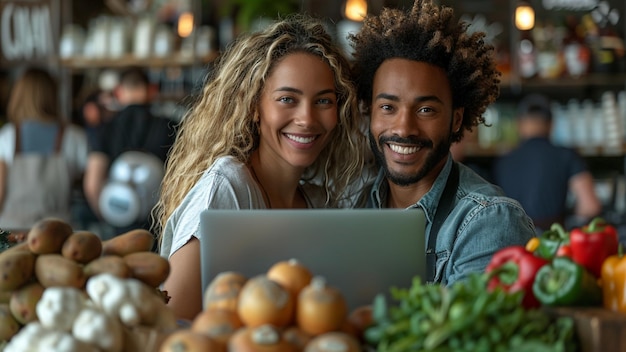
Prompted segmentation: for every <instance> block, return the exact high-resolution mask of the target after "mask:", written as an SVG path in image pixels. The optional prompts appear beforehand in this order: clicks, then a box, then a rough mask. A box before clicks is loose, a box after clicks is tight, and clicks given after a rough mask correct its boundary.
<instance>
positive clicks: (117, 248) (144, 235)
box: [102, 229, 154, 257]
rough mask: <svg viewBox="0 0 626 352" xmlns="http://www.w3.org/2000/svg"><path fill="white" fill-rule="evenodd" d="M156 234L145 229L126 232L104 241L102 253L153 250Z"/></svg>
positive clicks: (121, 253)
mask: <svg viewBox="0 0 626 352" xmlns="http://www.w3.org/2000/svg"><path fill="white" fill-rule="evenodd" d="M153 245H154V235H153V234H152V233H150V231H147V230H144V229H136V230H131V231H128V232H125V233H123V234H121V235H118V236H115V237H113V238H111V239H108V240H106V241H104V242H102V255H110V254H113V255H119V256H120V257H123V256H125V255H127V254H130V253H136V252H145V251H150V250H152V246H153Z"/></svg>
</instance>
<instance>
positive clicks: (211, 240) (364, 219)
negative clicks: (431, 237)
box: [200, 209, 426, 309]
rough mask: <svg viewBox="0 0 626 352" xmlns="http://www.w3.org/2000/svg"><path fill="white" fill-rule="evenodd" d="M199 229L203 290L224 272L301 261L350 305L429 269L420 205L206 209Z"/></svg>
mask: <svg viewBox="0 0 626 352" xmlns="http://www.w3.org/2000/svg"><path fill="white" fill-rule="evenodd" d="M200 231H201V240H200V242H201V260H202V287H203V288H205V289H206V287H207V285H208V284H209V283H210V282H211V280H212V279H213V278H214V277H215V276H216V275H217V274H219V273H221V272H225V271H235V272H239V273H241V274H243V275H245V276H247V277H249V278H251V277H254V276H256V275H260V274H265V273H266V272H267V270H268V269H269V268H270V267H271V266H272V265H273V264H275V263H277V262H279V261H285V260H289V259H297V260H298V261H299V262H300V263H301V264H302V265H304V266H305V267H307V268H308V269H309V270H310V271H311V272H312V274H313V275H318V276H322V277H324V278H325V279H326V282H327V284H328V285H330V286H333V287H336V288H338V289H339V290H340V291H341V292H342V294H343V295H344V297H345V298H346V302H347V303H348V307H349V308H351V309H353V308H356V307H358V306H361V305H366V304H371V303H372V302H373V300H374V297H375V296H376V295H377V294H378V293H384V294H386V295H388V294H389V289H390V288H391V287H392V286H396V287H403V288H405V287H410V286H411V281H412V279H413V278H414V277H415V276H420V277H422V278H425V273H426V255H425V243H426V239H425V234H424V232H425V217H424V213H423V211H422V210H420V209H409V210H404V209H383V210H381V209H282V210H279V209H275V210H267V209H266V210H207V211H204V212H203V213H202V214H201V220H200Z"/></svg>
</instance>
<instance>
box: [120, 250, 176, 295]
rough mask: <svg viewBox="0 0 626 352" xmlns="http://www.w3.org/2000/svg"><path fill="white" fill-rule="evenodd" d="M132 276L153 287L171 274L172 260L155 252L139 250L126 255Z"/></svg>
mask: <svg viewBox="0 0 626 352" xmlns="http://www.w3.org/2000/svg"><path fill="white" fill-rule="evenodd" d="M124 262H125V263H126V265H128V267H129V268H130V271H131V273H132V274H131V275H132V277H134V278H136V279H139V280H141V281H142V282H143V283H145V284H147V285H148V286H151V287H157V286H159V285H160V284H162V283H163V282H164V281H165V279H167V276H168V275H169V274H170V262H169V261H168V260H167V259H165V258H163V257H161V256H160V255H158V254H156V253H154V252H137V253H131V254H128V255H126V256H124Z"/></svg>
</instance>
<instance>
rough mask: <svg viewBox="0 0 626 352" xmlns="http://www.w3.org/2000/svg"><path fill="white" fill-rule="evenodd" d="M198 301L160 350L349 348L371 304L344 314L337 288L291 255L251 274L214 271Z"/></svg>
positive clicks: (346, 351) (367, 320)
mask: <svg viewBox="0 0 626 352" xmlns="http://www.w3.org/2000/svg"><path fill="white" fill-rule="evenodd" d="M203 304H204V309H203V311H202V312H201V313H200V314H198V315H197V316H196V317H195V318H194V320H193V321H192V323H191V326H190V327H189V328H187V329H179V330H177V331H174V332H173V333H171V334H170V335H169V336H168V337H167V338H166V339H165V340H164V342H163V343H162V344H161V348H160V352H174V351H176V352H183V351H208V352H215V351H218V352H224V351H236V352H252V351H266V352H296V351H304V352H355V351H361V350H362V347H361V345H362V343H363V332H364V330H365V329H366V328H367V327H368V326H369V325H370V324H371V323H372V312H371V306H362V307H358V308H356V309H354V310H353V311H351V312H349V311H348V307H347V305H346V301H345V298H344V297H343V295H342V293H341V292H340V291H339V290H338V289H336V288H335V287H333V286H331V285H329V284H327V283H326V281H325V279H324V278H323V277H322V276H314V275H313V274H312V273H311V272H310V270H309V269H308V268H307V267H305V266H304V265H303V264H301V263H300V262H298V261H297V260H294V259H291V260H287V261H281V262H278V263H275V264H274V265H273V266H271V267H270V268H269V270H268V271H267V272H266V273H263V274H261V275H258V276H255V277H251V278H248V277H245V276H244V275H242V274H240V273H237V272H223V273H221V274H218V275H217V276H216V277H215V278H214V279H213V280H212V281H211V283H210V284H209V286H208V287H207V288H206V290H205V292H204V302H203Z"/></svg>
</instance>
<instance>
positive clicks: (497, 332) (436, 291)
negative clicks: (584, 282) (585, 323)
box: [365, 274, 575, 352]
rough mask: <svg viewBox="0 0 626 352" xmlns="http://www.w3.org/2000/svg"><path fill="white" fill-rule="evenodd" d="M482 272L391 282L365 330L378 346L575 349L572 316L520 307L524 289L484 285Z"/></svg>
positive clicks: (382, 350) (400, 351)
mask: <svg viewBox="0 0 626 352" xmlns="http://www.w3.org/2000/svg"><path fill="white" fill-rule="evenodd" d="M487 280H488V277H487V276H486V275H481V274H473V275H470V276H469V277H468V278H467V280H465V281H463V282H458V283H455V284H453V285H451V286H443V285H426V284H423V283H422V282H421V280H420V279H419V278H415V279H414V280H413V283H412V285H411V287H410V288H408V289H399V288H391V290H390V293H391V298H392V301H395V303H396V304H395V305H390V304H388V302H387V300H386V298H385V296H384V295H382V294H381V295H378V296H377V297H376V298H375V299H374V302H373V313H372V314H373V319H374V321H375V324H374V325H373V326H371V327H370V328H368V329H367V330H366V331H365V338H366V341H367V342H368V344H370V345H372V346H374V347H376V349H377V351H379V352H405V351H474V352H477V351H490V352H491V351H495V352H498V351H532V352H544V351H545V352H565V351H574V350H575V344H574V343H575V340H574V321H573V319H571V318H569V317H559V318H556V319H555V318H552V317H551V316H549V315H548V314H547V313H546V312H544V311H542V310H539V309H530V310H527V309H524V308H523V307H522V304H521V303H522V298H523V296H522V295H523V293H522V292H521V291H520V292H516V293H507V292H504V291H503V290H502V289H495V290H493V291H491V292H489V291H488V290H487V288H486V287H487Z"/></svg>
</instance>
